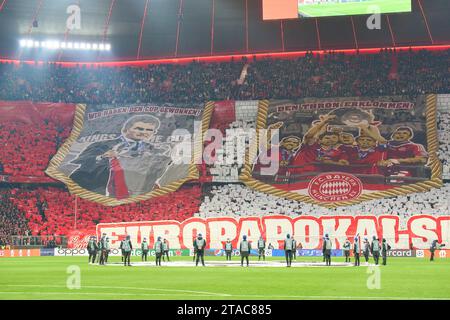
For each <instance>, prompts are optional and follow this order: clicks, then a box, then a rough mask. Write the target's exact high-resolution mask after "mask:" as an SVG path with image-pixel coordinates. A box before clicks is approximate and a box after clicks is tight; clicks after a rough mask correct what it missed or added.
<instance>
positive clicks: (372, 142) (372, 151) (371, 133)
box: [349, 125, 387, 174]
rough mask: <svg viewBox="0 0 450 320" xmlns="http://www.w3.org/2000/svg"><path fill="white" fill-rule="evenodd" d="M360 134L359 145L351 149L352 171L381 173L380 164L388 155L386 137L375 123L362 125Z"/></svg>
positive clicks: (357, 140)
mask: <svg viewBox="0 0 450 320" xmlns="http://www.w3.org/2000/svg"><path fill="white" fill-rule="evenodd" d="M358 127H359V136H358V137H357V138H356V143H357V145H356V146H355V147H354V148H353V149H352V150H351V151H349V153H350V156H349V159H350V164H351V165H356V167H352V169H351V171H352V173H359V174H381V173H382V170H380V167H379V165H381V164H382V163H383V161H384V160H385V159H386V157H387V155H386V154H387V151H386V143H387V141H386V139H384V138H383V137H382V136H381V134H380V131H379V129H378V128H377V127H376V126H373V125H360V126H358Z"/></svg>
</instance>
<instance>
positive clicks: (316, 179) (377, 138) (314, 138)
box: [240, 95, 442, 207]
mask: <svg viewBox="0 0 450 320" xmlns="http://www.w3.org/2000/svg"><path fill="white" fill-rule="evenodd" d="M436 100H437V99H436V95H428V96H418V97H415V98H412V97H407V96H395V97H377V98H363V97H354V98H330V99H316V98H308V99H301V100H297V101H288V100H270V101H269V100H264V101H260V104H259V111H258V119H257V128H258V130H259V131H263V130H262V129H266V134H265V135H264V136H261V135H259V137H260V138H259V141H257V142H255V143H257V144H258V146H259V148H250V150H258V151H253V154H249V159H256V160H253V161H248V163H247V164H246V166H245V170H244V171H243V173H242V175H241V177H240V178H241V181H243V182H244V183H245V184H246V185H248V186H249V187H252V188H254V189H256V190H258V191H262V192H266V193H269V194H273V195H277V196H282V197H285V198H289V199H293V200H297V201H303V202H308V203H313V204H317V205H321V206H325V207H336V206H345V205H351V204H355V203H360V202H362V201H367V200H372V199H379V198H384V197H389V196H396V195H405V194H408V193H412V192H424V191H427V190H429V189H430V188H432V187H440V186H441V185H442V181H441V164H440V162H439V159H438V157H437V150H438V140H437V128H436ZM277 129H278V130H277ZM261 137H267V141H262V140H263V139H262V138H261ZM264 139H265V138H264ZM262 142H263V143H262ZM261 146H262V147H261ZM265 150H270V151H265ZM251 152H252V151H249V153H251ZM274 156H275V157H274ZM263 157H265V159H264V158H263ZM267 159H272V162H273V161H277V163H276V165H277V166H276V170H275V171H272V172H271V171H270V170H265V169H267V165H268V164H267V161H266V162H263V160H267ZM274 159H275V160H274ZM270 165H271V166H272V167H273V163H270ZM268 172H269V173H268Z"/></svg>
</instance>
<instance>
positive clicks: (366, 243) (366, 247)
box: [363, 238, 370, 265]
mask: <svg viewBox="0 0 450 320" xmlns="http://www.w3.org/2000/svg"><path fill="white" fill-rule="evenodd" d="M363 246H364V247H363V255H364V259H365V260H366V265H369V254H370V243H369V240H367V238H364V242H363Z"/></svg>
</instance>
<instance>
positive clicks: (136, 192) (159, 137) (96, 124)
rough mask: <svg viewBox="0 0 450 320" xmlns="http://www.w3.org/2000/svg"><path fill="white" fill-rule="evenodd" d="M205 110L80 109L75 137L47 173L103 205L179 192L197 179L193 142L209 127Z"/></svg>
mask: <svg viewBox="0 0 450 320" xmlns="http://www.w3.org/2000/svg"><path fill="white" fill-rule="evenodd" d="M205 110H208V108H207V107H205V108H204V106H203V105H175V106H174V105H153V104H152V105H125V106H120V107H118V106H111V105H77V109H76V113H75V120H74V125H73V129H72V133H71V135H70V137H69V139H68V140H67V141H66V143H65V144H64V145H63V146H62V147H61V148H60V150H58V153H57V154H56V155H55V156H54V157H53V159H52V160H51V162H50V165H49V167H48V168H47V170H46V173H47V174H48V175H50V176H51V177H53V178H55V179H58V180H60V181H62V182H64V183H65V184H66V185H67V186H68V188H69V190H70V192H71V193H74V194H77V195H78V196H80V197H83V198H85V199H88V200H91V201H96V202H99V203H102V204H104V205H119V204H123V203H130V202H135V201H140V200H145V199H148V198H151V197H153V196H158V195H162V194H166V193H168V192H172V191H175V190H176V189H178V188H179V187H180V186H181V185H182V184H183V183H184V182H186V181H188V180H191V179H196V178H198V170H197V168H196V166H195V164H194V163H195V162H194V155H195V154H198V156H200V154H201V150H199V151H195V150H193V149H194V145H196V144H195V143H191V142H192V141H194V137H197V140H199V141H201V137H202V136H201V134H202V132H203V130H205V129H206V128H207V125H208V123H207V122H205V124H204V125H202V115H203V114H204V112H205ZM197 144H198V143H197ZM186 145H187V146H188V147H189V148H192V150H187V152H185V153H184V154H183V153H182V152H180V150H179V149H182V148H180V146H183V147H185V146H186ZM200 145H201V144H200ZM181 151H183V150H181ZM184 151H186V150H184ZM174 159H175V160H177V161H175V160H174ZM178 160H179V161H178Z"/></svg>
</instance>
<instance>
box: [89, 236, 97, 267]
mask: <svg viewBox="0 0 450 320" xmlns="http://www.w3.org/2000/svg"><path fill="white" fill-rule="evenodd" d="M86 249H87V251H88V253H89V264H94V263H95V259H96V258H97V251H98V246H97V241H95V236H91V237H90V238H89V242H88V245H87V248H86Z"/></svg>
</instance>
